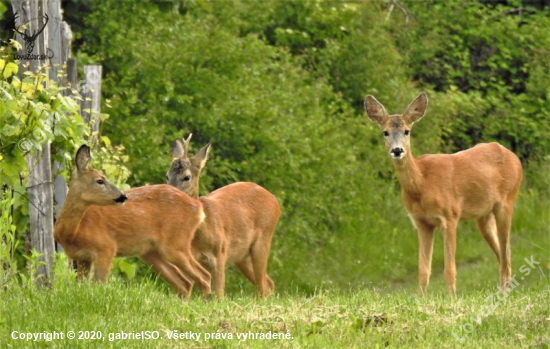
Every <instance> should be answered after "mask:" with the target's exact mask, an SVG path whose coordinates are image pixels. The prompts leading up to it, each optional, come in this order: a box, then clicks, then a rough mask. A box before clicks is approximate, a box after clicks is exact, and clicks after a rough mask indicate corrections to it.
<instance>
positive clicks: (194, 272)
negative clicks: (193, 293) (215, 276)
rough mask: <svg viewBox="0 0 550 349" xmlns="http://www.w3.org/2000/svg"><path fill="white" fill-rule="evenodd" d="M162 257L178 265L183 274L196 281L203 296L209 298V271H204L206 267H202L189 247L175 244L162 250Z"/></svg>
mask: <svg viewBox="0 0 550 349" xmlns="http://www.w3.org/2000/svg"><path fill="white" fill-rule="evenodd" d="M163 257H164V258H165V259H166V260H167V261H168V262H170V263H172V264H174V265H175V266H176V267H178V268H179V269H180V270H181V271H182V272H183V274H184V275H186V276H188V277H189V278H190V279H192V280H193V281H194V282H196V283H197V284H198V285H199V287H200V289H201V291H202V294H203V296H204V298H206V299H208V298H210V293H211V289H210V282H211V276H210V273H209V272H208V271H206V269H204V268H203V267H202V265H200V264H199V262H197V260H196V259H195V258H194V257H193V255H192V254H191V250H190V248H189V249H187V250H185V249H178V248H177V246H174V248H170V249H166V250H165V251H163Z"/></svg>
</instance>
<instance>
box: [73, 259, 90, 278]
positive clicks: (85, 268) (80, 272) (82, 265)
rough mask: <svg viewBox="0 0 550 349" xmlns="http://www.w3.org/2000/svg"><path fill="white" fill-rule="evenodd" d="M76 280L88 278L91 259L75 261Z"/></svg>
mask: <svg viewBox="0 0 550 349" xmlns="http://www.w3.org/2000/svg"><path fill="white" fill-rule="evenodd" d="M76 268H77V269H76V281H78V282H82V281H84V280H88V278H89V276H90V270H91V269H92V262H91V261H76Z"/></svg>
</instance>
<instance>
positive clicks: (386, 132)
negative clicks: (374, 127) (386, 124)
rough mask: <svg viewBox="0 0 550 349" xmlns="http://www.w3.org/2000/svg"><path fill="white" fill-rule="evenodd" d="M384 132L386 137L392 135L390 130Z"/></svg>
mask: <svg viewBox="0 0 550 349" xmlns="http://www.w3.org/2000/svg"><path fill="white" fill-rule="evenodd" d="M382 133H383V134H384V137H388V136H389V135H390V133H389V132H388V131H384V132H382Z"/></svg>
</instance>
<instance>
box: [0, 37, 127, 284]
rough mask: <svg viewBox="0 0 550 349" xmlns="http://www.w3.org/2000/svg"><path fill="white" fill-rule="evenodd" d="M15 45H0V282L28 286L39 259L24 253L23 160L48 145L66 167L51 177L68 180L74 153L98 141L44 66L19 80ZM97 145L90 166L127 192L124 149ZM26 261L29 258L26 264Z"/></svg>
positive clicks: (25, 201)
mask: <svg viewBox="0 0 550 349" xmlns="http://www.w3.org/2000/svg"><path fill="white" fill-rule="evenodd" d="M18 46H19V44H18V43H17V42H16V41H14V40H11V41H10V43H9V45H6V46H1V47H0V125H2V127H1V129H0V182H1V183H2V187H1V189H0V195H1V198H2V207H1V208H0V212H1V214H2V225H1V227H0V228H1V229H0V240H1V241H0V245H1V248H0V264H2V265H4V266H5V273H4V271H2V272H3V273H2V278H0V282H3V281H6V280H7V278H8V276H14V275H16V274H19V275H20V277H21V279H22V280H23V283H32V282H34V281H35V280H34V275H33V273H31V272H30V271H29V273H28V274H27V275H29V276H25V274H24V272H25V269H24V268H23V265H24V264H27V265H31V266H32V265H33V263H34V262H36V260H35V259H33V258H37V257H36V256H35V255H31V256H28V255H27V254H28V253H29V251H24V248H25V243H24V242H25V232H27V231H28V229H29V218H28V214H29V209H28V206H29V202H28V198H27V196H26V191H27V188H26V186H27V178H28V173H29V172H30V171H32V169H29V168H28V165H27V161H26V156H27V155H30V156H32V157H38V156H41V151H42V145H43V144H44V143H46V142H50V144H51V158H52V161H56V162H58V163H65V164H66V166H65V169H63V170H61V171H59V172H58V173H53V176H54V177H55V176H57V175H58V174H60V175H63V176H64V177H65V179H66V180H67V182H68V181H69V176H70V173H71V171H72V168H73V155H74V154H75V152H76V149H78V147H79V146H80V145H81V144H85V143H88V144H91V145H92V146H93V143H90V142H89V140H92V142H93V141H94V140H95V139H97V138H98V137H97V135H95V134H91V132H90V125H87V124H85V123H84V122H83V120H82V118H81V117H80V115H79V112H80V104H79V103H78V102H77V101H76V100H75V98H79V97H78V96H77V95H75V97H74V98H72V97H67V96H64V95H63V93H64V90H65V88H64V87H61V86H58V85H57V84H56V82H55V81H53V80H49V79H48V75H47V72H48V69H49V67H48V66H43V67H41V69H40V70H39V71H36V72H31V71H27V72H24V73H23V74H19V76H21V78H20V77H19V76H18V75H17V73H18V71H19V62H17V61H14V60H13V55H12V52H14V50H15V49H17V48H18ZM19 48H20V47H19ZM99 145H100V146H101V149H100V150H99V151H97V152H96V154H95V155H96V161H94V163H96V164H97V166H99V167H98V168H102V169H103V171H104V173H105V175H106V176H107V177H108V178H110V179H111V180H112V182H113V183H115V184H117V185H119V186H120V188H122V189H127V188H129V186H128V185H127V184H125V182H126V180H127V178H128V176H129V175H130V173H129V170H128V169H127V168H126V166H125V163H127V162H128V160H129V159H128V156H127V155H125V154H124V147H122V146H115V145H111V141H110V140H109V138H108V137H101V138H100V142H99ZM16 232H17V233H16ZM33 253H35V252H33ZM28 258H31V260H30V261H29V262H27V263H26V262H25V259H28ZM33 261H34V262H33ZM18 265H19V267H18ZM35 267H36V266H34V268H35ZM27 269H28V268H27ZM2 280H3V281H2Z"/></svg>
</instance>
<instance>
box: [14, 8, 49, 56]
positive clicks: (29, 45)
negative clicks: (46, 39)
mask: <svg viewBox="0 0 550 349" xmlns="http://www.w3.org/2000/svg"><path fill="white" fill-rule="evenodd" d="M17 17H19V12H16V13H15V14H14V15H13V27H14V28H15V31H16V32H17V33H19V34H21V36H22V37H23V40H25V48H26V49H27V53H28V54H31V53H32V51H33V50H34V42H35V41H36V38H37V37H38V35H40V33H42V32H43V31H44V28H46V24H48V20H49V18H48V14H46V13H45V14H44V17H43V18H44V19H45V21H44V25H43V26H42V28H41V29H40V30H38V32H37V31H36V30H33V32H32V35H29V34H28V33H27V31H29V29H25V32H21V31H20V30H19V28H20V27H21V26H17V23H16V20H17ZM29 33H30V31H29Z"/></svg>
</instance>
